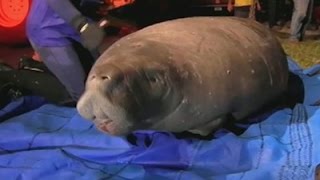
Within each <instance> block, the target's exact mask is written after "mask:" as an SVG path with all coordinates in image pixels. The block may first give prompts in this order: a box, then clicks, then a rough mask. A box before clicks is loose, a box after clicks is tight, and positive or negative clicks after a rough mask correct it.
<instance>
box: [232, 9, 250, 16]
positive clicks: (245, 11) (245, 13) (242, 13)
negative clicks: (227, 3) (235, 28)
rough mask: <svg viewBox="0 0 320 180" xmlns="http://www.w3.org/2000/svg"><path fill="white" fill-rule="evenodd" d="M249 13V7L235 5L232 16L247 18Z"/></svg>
mask: <svg viewBox="0 0 320 180" xmlns="http://www.w3.org/2000/svg"><path fill="white" fill-rule="evenodd" d="M249 14H250V7H235V8H234V16H236V17H241V18H248V17H249Z"/></svg>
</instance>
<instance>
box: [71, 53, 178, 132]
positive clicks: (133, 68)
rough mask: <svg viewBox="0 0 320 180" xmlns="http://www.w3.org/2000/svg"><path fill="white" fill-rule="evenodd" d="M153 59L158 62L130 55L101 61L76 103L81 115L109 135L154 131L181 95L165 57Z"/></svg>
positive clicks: (173, 73) (102, 58) (145, 57)
mask: <svg viewBox="0 0 320 180" xmlns="http://www.w3.org/2000/svg"><path fill="white" fill-rule="evenodd" d="M148 53H152V52H148ZM142 54H143V53H142ZM152 57H153V58H158V59H161V60H154V59H150V58H149V56H144V55H140V56H139V55H137V54H135V55H132V54H130V53H129V54H122V55H121V54H116V55H110V56H102V57H100V59H99V62H98V63H96V64H95V65H94V66H93V68H92V69H91V72H90V74H89V76H88V79H87V82H86V88H85V92H84V93H83V95H82V96H81V98H80V99H79V101H78V104H77V110H78V112H79V113H80V115H81V116H83V117H84V118H85V119H89V120H92V121H93V122H94V124H95V125H96V127H97V128H98V129H99V130H101V131H103V132H105V133H107V134H111V135H127V134H129V133H131V132H132V131H135V130H145V129H154V127H156V126H157V124H158V123H159V122H160V121H161V120H162V119H164V118H165V117H166V116H169V115H170V114H171V113H172V112H174V111H175V110H176V108H177V107H178V106H179V104H180V103H181V101H182V94H181V91H180V88H181V81H180V78H179V76H178V73H177V69H176V68H174V67H173V66H172V64H171V63H170V62H169V61H166V58H167V57H165V54H161V53H160V54H159V56H157V55H155V54H153V56H152ZM104 58H107V59H108V60H106V59H104ZM156 129H157V128H156ZM158 130H165V129H158Z"/></svg>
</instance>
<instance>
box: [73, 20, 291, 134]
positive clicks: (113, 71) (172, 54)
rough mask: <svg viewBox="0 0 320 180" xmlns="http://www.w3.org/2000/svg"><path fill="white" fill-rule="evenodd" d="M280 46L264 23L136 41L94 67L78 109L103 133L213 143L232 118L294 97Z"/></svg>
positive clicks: (141, 34)
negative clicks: (167, 134) (171, 135)
mask: <svg viewBox="0 0 320 180" xmlns="http://www.w3.org/2000/svg"><path fill="white" fill-rule="evenodd" d="M287 79H288V65H287V61H286V56H285V53H284V51H283V49H282V48H281V46H280V44H279V42H278V41H277V40H276V38H275V37H274V36H273V35H272V34H271V32H270V31H269V30H267V29H266V28H265V27H264V26H262V25H260V24H258V23H257V22H254V21H250V20H247V19H239V18H235V17H193V18H184V19H178V20H172V21H167V22H162V23H159V24H155V25H152V26H149V27H147V28H144V29H142V30H140V31H138V32H135V33H133V34H130V35H128V36H126V37H124V38H122V39H120V40H119V41H117V42H116V43H115V44H113V45H112V46H111V47H110V48H109V49H107V50H106V51H105V52H104V53H103V54H102V56H101V57H100V58H99V59H98V60H97V62H96V64H95V65H94V66H93V68H92V70H91V72H90V74H89V77H88V80H87V82H86V90H85V92H84V94H83V95H82V97H81V99H80V100H79V102H78V105H77V109H78V111H79V113H80V114H81V115H82V116H83V117H84V118H86V119H90V120H93V122H94V123H95V125H96V126H97V127H98V129H100V130H101V131H103V132H106V133H108V134H111V135H126V134H128V133H130V132H132V131H135V130H147V129H149V130H161V131H162V130H163V131H171V132H182V131H191V132H194V133H199V134H201V135H206V134H207V133H209V132H211V131H212V130H216V129H217V128H219V127H220V126H221V125H222V123H223V122H224V121H225V118H223V117H225V116H226V115H227V114H232V115H233V116H234V117H235V118H236V119H241V118H243V117H246V116H247V115H250V113H252V112H254V111H255V110H257V109H258V108H260V107H261V106H262V105H264V104H265V103H267V102H270V101H271V100H273V99H274V98H277V97H278V95H280V94H281V93H282V92H284V91H285V90H286V87H287Z"/></svg>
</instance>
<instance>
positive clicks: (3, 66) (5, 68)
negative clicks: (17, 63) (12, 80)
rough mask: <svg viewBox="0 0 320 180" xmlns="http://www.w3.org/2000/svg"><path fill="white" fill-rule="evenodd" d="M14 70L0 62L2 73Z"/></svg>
mask: <svg viewBox="0 0 320 180" xmlns="http://www.w3.org/2000/svg"><path fill="white" fill-rule="evenodd" d="M11 70H12V68H11V67H10V66H8V65H6V64H4V63H2V62H0V71H11Z"/></svg>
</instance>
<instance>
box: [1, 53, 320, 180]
mask: <svg viewBox="0 0 320 180" xmlns="http://www.w3.org/2000/svg"><path fill="white" fill-rule="evenodd" d="M288 62H289V68H290V70H291V72H293V73H295V74H297V75H298V76H299V77H300V78H301V79H302V81H303V83H304V90H305V100H304V102H303V103H301V104H296V106H295V107H294V108H293V109H289V108H285V109H280V110H278V111H275V112H273V113H272V114H271V115H270V116H268V117H266V119H265V120H263V121H262V122H259V123H255V124H251V125H250V126H249V127H248V129H247V130H246V131H245V132H244V133H243V134H241V135H239V136H237V135H235V134H233V133H231V132H225V133H222V134H220V135H219V137H218V138H216V139H213V140H199V139H191V138H185V139H177V138H176V137H175V136H174V135H172V134H171V133H168V132H156V131H138V132H135V133H134V136H135V137H136V143H135V144H131V143H129V141H128V140H127V139H126V138H125V137H114V136H109V135H106V134H102V133H101V132H99V131H98V130H97V129H96V128H95V127H94V126H93V124H92V123H91V122H89V121H87V120H85V119H83V118H81V117H80V115H79V114H78V113H77V111H76V109H75V108H68V107H58V106H54V105H51V104H46V102H45V101H44V100H43V99H41V98H38V97H24V98H22V99H20V100H19V101H17V102H13V103H11V104H9V105H8V106H7V107H5V108H4V109H2V110H0V117H7V120H5V121H3V122H2V123H0V137H1V138H0V177H1V179H6V180H10V179H23V180H29V179H30V180H35V179H47V180H50V179H52V180H57V179H77V180H78V179H90V180H92V179H115V180H117V179H152V180H157V179H159V180H160V179H161V180H162V179H187V180H189V179H190V180H191V179H192V180H198V179H199V180H200V179H215V180H216V179H217V180H220V179H221V180H233V179H248V180H253V179H259V180H264V179H266V180H270V179H279V180H281V179H288V180H289V179H290V180H293V179H304V180H306V179H314V176H315V168H316V166H317V165H318V164H319V163H320V153H319V150H320V149H319V148H320V147H319V146H320V108H319V104H318V103H317V102H319V100H320V73H319V72H320V66H314V67H311V68H308V69H302V68H300V67H299V66H298V65H297V64H295V63H294V62H293V61H292V60H290V59H289V61H288Z"/></svg>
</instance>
